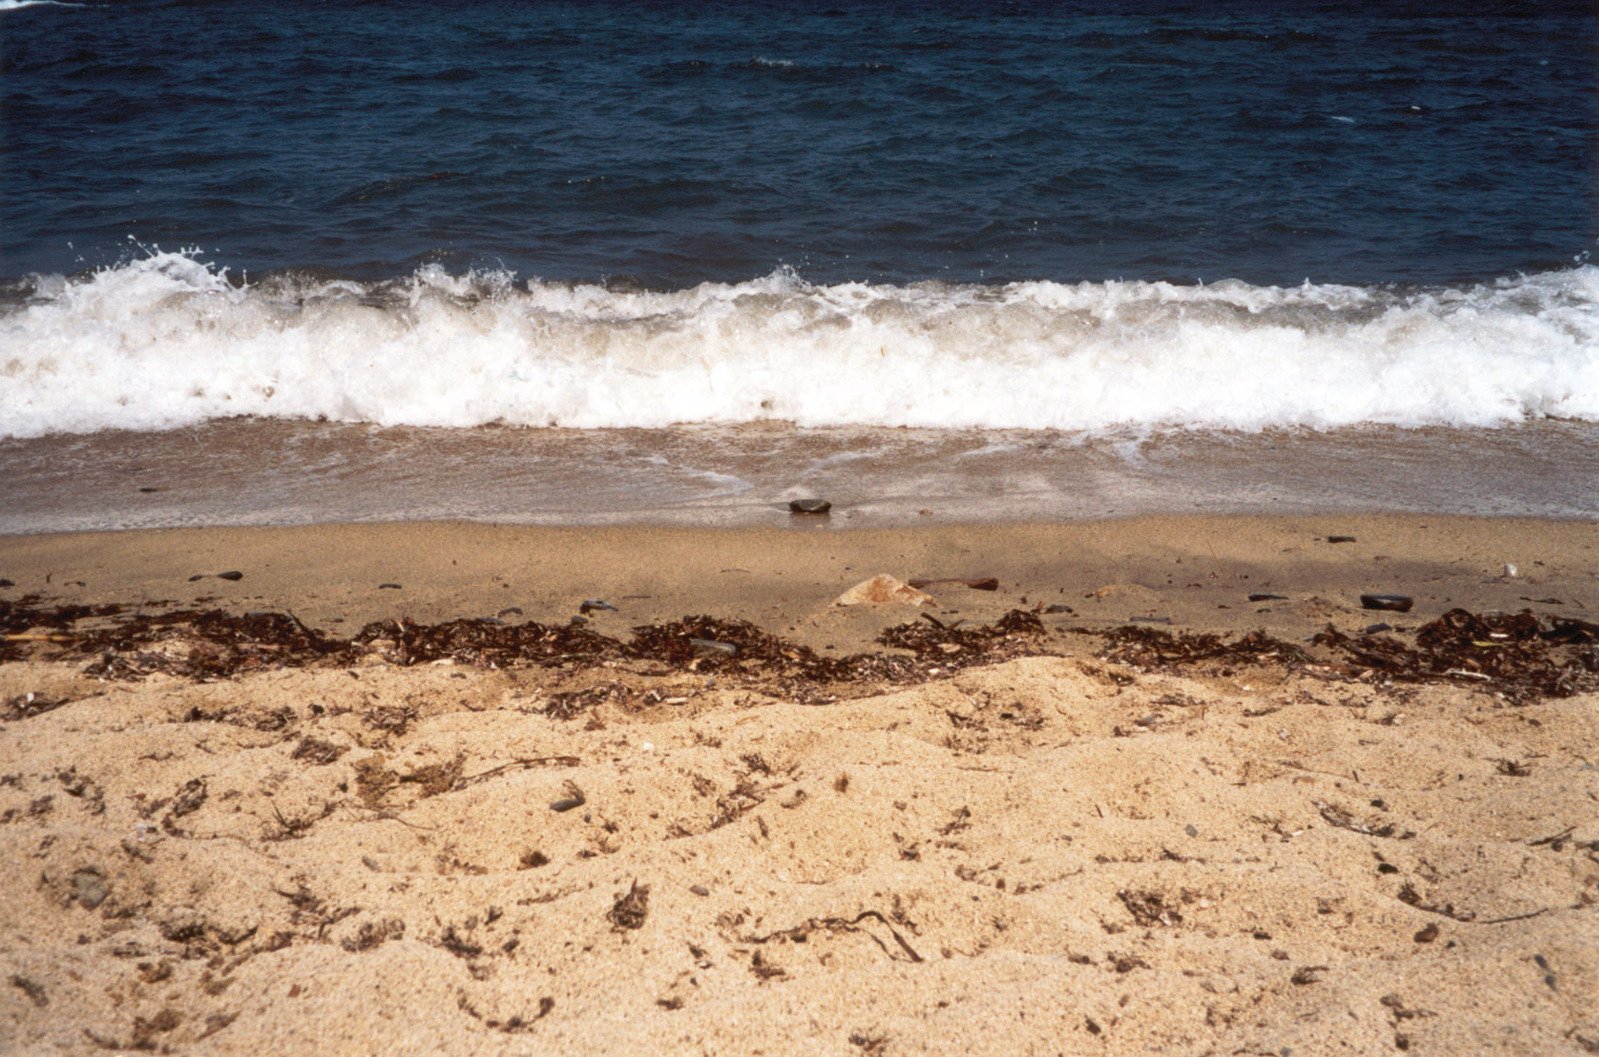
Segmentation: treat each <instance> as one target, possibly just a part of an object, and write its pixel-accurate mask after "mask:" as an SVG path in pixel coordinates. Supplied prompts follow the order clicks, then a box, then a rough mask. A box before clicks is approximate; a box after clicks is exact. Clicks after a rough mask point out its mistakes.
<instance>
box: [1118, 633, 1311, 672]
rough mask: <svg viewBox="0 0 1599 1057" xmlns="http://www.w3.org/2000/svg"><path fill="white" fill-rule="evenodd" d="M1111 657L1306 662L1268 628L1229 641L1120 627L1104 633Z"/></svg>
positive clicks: (1158, 661) (1145, 662)
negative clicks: (1274, 636)
mask: <svg viewBox="0 0 1599 1057" xmlns="http://www.w3.org/2000/svg"><path fill="white" fill-rule="evenodd" d="M1104 636H1105V641H1106V649H1105V651H1104V652H1103V656H1104V657H1105V658H1106V659H1107V660H1113V661H1118V662H1121V663H1124V664H1131V665H1135V666H1139V667H1146V668H1149V667H1163V666H1166V665H1171V664H1193V663H1196V662H1199V661H1221V662H1225V663H1230V664H1261V663H1264V662H1266V661H1272V660H1276V661H1279V662H1282V663H1301V662H1303V661H1305V660H1306V659H1307V658H1306V655H1305V651H1304V650H1302V649H1300V648H1299V647H1298V646H1295V645H1294V644H1293V643H1291V642H1284V641H1282V640H1281V639H1274V638H1272V637H1271V636H1270V635H1267V634H1266V633H1265V632H1264V631H1251V632H1249V633H1248V634H1247V635H1244V636H1243V637H1242V638H1239V639H1237V640H1236V641H1233V642H1228V641H1226V640H1225V639H1223V638H1222V637H1221V636H1220V635H1212V634H1209V633H1204V634H1200V633H1189V632H1178V633H1172V632H1169V631H1157V630H1156V629H1154V628H1144V627H1120V628H1112V629H1111V630H1109V631H1107V632H1105V633H1104Z"/></svg>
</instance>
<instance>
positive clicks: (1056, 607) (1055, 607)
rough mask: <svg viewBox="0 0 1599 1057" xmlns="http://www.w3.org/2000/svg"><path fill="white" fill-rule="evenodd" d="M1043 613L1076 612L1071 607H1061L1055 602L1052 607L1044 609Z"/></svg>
mask: <svg viewBox="0 0 1599 1057" xmlns="http://www.w3.org/2000/svg"><path fill="white" fill-rule="evenodd" d="M1044 612H1046V613H1076V612H1077V610H1075V609H1073V608H1072V607H1071V606H1068V605H1063V604H1061V603H1060V602H1056V603H1055V604H1054V605H1052V606H1049V607H1048V608H1046V609H1045V610H1044Z"/></svg>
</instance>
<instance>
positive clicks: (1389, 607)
mask: <svg viewBox="0 0 1599 1057" xmlns="http://www.w3.org/2000/svg"><path fill="white" fill-rule="evenodd" d="M1415 604H1416V600H1415V599H1414V598H1411V597H1410V596H1409V595H1361V596H1360V608H1361V609H1379V610H1385V611H1387V612H1391V613H1408V612H1410V607H1411V606H1413V605H1415Z"/></svg>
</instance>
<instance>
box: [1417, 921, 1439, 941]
mask: <svg viewBox="0 0 1599 1057" xmlns="http://www.w3.org/2000/svg"><path fill="white" fill-rule="evenodd" d="M1411 938H1412V939H1414V940H1415V941H1416V942H1417V943H1431V942H1432V941H1433V940H1435V939H1437V938H1438V926H1437V925H1428V926H1427V927H1426V928H1423V929H1420V930H1418V931H1417V932H1416V934H1415V936H1413V937H1411Z"/></svg>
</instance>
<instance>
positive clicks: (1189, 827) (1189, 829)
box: [1183, 822, 1199, 837]
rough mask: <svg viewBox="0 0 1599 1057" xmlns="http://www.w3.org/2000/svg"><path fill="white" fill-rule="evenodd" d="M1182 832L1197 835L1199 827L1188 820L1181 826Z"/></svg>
mask: <svg viewBox="0 0 1599 1057" xmlns="http://www.w3.org/2000/svg"><path fill="white" fill-rule="evenodd" d="M1183 832H1184V833H1186V834H1188V835H1189V836H1190V837H1197V836H1199V827H1198V826H1196V825H1194V824H1193V823H1192V822H1190V823H1189V824H1188V825H1186V826H1184V827H1183Z"/></svg>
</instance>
